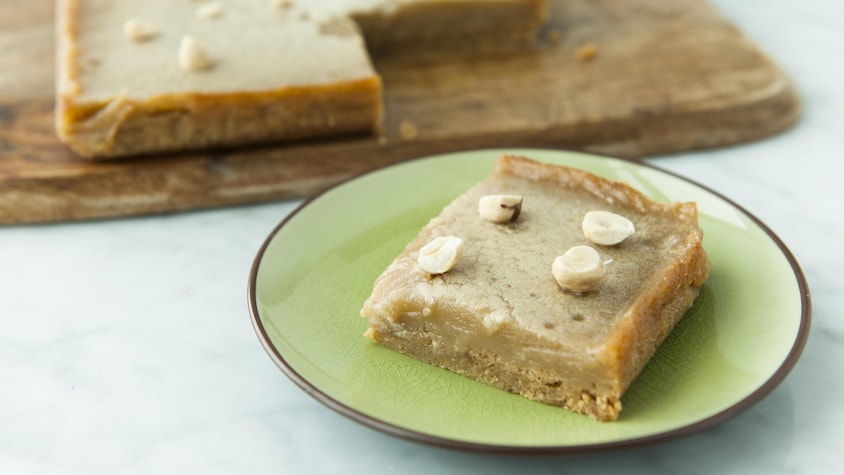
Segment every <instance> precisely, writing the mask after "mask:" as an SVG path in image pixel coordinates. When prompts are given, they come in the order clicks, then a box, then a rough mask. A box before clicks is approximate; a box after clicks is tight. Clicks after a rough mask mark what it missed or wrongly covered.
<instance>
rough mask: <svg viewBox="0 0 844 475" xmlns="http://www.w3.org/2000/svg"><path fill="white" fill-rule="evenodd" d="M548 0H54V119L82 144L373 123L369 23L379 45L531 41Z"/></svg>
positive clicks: (237, 141)
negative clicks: (140, 0)
mask: <svg viewBox="0 0 844 475" xmlns="http://www.w3.org/2000/svg"><path fill="white" fill-rule="evenodd" d="M546 7H547V5H546V3H545V0H479V1H466V0H319V1H312V0H288V1H285V0H276V1H274V2H271V1H267V0H230V1H226V2H213V1H188V0H178V1H173V0H145V1H143V2H138V1H132V0H59V1H58V2H57V8H56V25H57V33H56V36H57V68H56V69H57V79H56V83H57V84H56V90H57V93H56V96H57V97H56V117H55V121H56V131H57V133H58V136H59V138H60V139H61V140H62V141H64V142H65V143H67V144H68V145H69V146H70V147H71V148H72V149H73V150H74V151H76V153H77V154H79V155H80V156H82V157H85V158H115V157H122V156H127V155H135V154H143V153H155V152H163V151H174V150H184V149H200V148H208V147H218V146H227V147H231V146H237V145H242V144H250V143H260V142H283V141H291V140H302V139H309V138H318V137H327V136H340V135H344V134H353V133H373V132H376V131H378V129H379V128H380V126H381V123H382V113H383V112H382V109H383V103H382V97H381V96H382V83H381V78H380V77H379V76H378V74H377V73H376V72H375V70H374V69H373V66H372V63H371V61H370V56H369V52H368V50H367V45H366V44H365V42H364V33H367V40H368V41H370V42H371V43H372V45H373V48H374V49H375V50H377V51H384V52H385V53H387V52H390V53H400V52H403V51H405V50H408V51H427V50H429V49H434V50H443V49H453V48H456V47H461V45H466V44H475V43H479V44H486V43H490V42H492V43H496V44H497V43H501V42H512V41H515V40H518V41H522V42H524V41H525V39H526V38H531V37H534V36H535V34H536V32H537V31H538V29H539V27H540V26H541V24H542V22H543V21H544V19H545V15H546ZM361 28H363V29H364V30H365V31H363V32H362V31H361Z"/></svg>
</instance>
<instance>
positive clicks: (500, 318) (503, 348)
mask: <svg viewBox="0 0 844 475" xmlns="http://www.w3.org/2000/svg"><path fill="white" fill-rule="evenodd" d="M485 197H486V198H485ZM490 199H492V200H493V201H494V202H496V203H498V207H499V208H500V209H501V210H503V211H505V213H504V218H503V219H502V216H501V215H500V214H499V215H498V216H495V213H492V214H490V209H494V207H493V208H490V205H489V200H490ZM482 202H483V203H484V204H480V203H482ZM514 203H515V204H514ZM508 209H509V211H510V212H509V213H507V211H508ZM513 211H515V212H513ZM590 211H601V212H604V213H603V214H599V216H602V217H605V216H611V217H613V219H618V220H619V222H622V223H626V225H629V226H630V228H629V229H627V228H626V227H625V226H626V225H621V226H619V225H618V222H612V220H610V222H604V221H601V220H598V221H595V219H591V221H590V220H587V221H588V223H584V217H585V216H586V215H587V213H589V212H590ZM607 231H609V235H612V236H614V237H615V238H618V239H615V240H613V241H610V242H605V241H601V239H598V238H596V237H595V236H593V234H596V233H597V234H600V233H602V232H604V234H606V232H607ZM631 232H632V234H631ZM587 235H589V236H590V237H587ZM702 237H703V233H702V231H701V229H700V227H699V226H698V223H697V206H696V204H695V203H661V202H655V201H652V200H651V199H649V198H648V197H646V196H644V195H643V194H642V193H640V192H639V191H637V190H635V189H633V188H631V187H630V186H628V185H626V184H624V183H621V182H614V181H610V180H606V179H604V178H601V177H598V176H595V175H592V174H589V173H587V172H584V171H581V170H577V169H573V168H568V167H564V166H556V165H550V164H545V163H540V162H537V161H533V160H530V159H527V158H522V157H516V156H503V157H501V158H500V159H499V160H498V162H497V164H496V167H495V171H494V173H493V174H492V175H491V176H490V177H489V178H488V179H486V180H485V181H483V182H482V183H480V184H478V185H476V186H474V187H473V188H471V189H470V190H468V191H467V192H466V193H465V194H463V195H462V196H460V197H458V198H457V199H455V200H454V201H453V202H452V203H451V204H449V205H448V206H446V207H445V209H443V211H442V212H441V213H440V215H439V216H436V217H434V218H433V219H431V221H430V222H429V223H428V224H427V225H426V226H425V227H424V228H423V229H422V230H421V232H420V233H419V235H418V236H417V237H416V238H415V239H414V240H413V241H412V242H410V243H409V244H408V245H407V247H406V248H405V249H404V251H403V252H402V253H401V254H400V255H399V256H398V257H396V259H395V260H394V261H393V262H392V263H391V264H389V266H388V267H387V268H386V270H385V271H384V272H383V273H382V274H381V275H380V276H379V277H378V278H377V280H376V281H375V284H374V289H373V291H372V294H371V296H370V297H369V298H368V299H367V300H366V301H365V303H364V305H363V309H362V310H361V314H362V315H363V316H364V317H366V318H367V319H368V320H369V323H370V327H369V329H368V330H367V332H366V336H367V337H368V338H369V339H371V340H372V341H373V342H375V343H377V344H379V345H382V346H384V347H386V348H390V349H393V350H395V351H399V352H401V353H405V354H407V355H410V356H413V357H415V358H417V359H419V360H422V361H425V362H428V363H431V364H433V365H437V366H440V367H442V368H446V369H449V370H451V371H454V372H457V373H459V374H462V375H465V376H468V377H470V378H473V379H476V380H478V381H481V382H484V383H487V384H490V385H492V386H495V387H497V388H500V389H503V390H506V391H509V392H512V393H517V394H521V395H522V396H524V397H526V398H529V399H533V400H536V401H540V402H543V403H547V404H552V405H558V406H563V407H566V408H569V409H571V410H573V411H576V412H579V413H582V414H586V415H589V416H591V417H593V418H595V419H597V420H600V421H612V420H616V419H617V418H618V415H619V412H620V411H621V397H622V395H623V394H624V392H625V390H626V389H627V388H628V386H629V385H630V383H631V382H632V381H633V380H634V379H635V378H636V377H637V376H638V375H639V373H640V372H641V370H642V368H643V367H644V366H645V364H646V363H647V362H648V361H649V360H650V358H651V357H652V356H653V355H654V353H655V352H656V349H657V348H658V347H659V345H660V344H661V343H662V341H663V340H664V339H665V337H666V336H667V335H668V334H669V333H670V332H671V330H672V329H673V328H674V326H675V324H676V323H677V322H678V321H679V320H680V319H681V318H682V316H683V315H684V314H685V312H686V311H687V310H688V309H689V307H690V306H691V305H692V303H693V301H694V300H695V298H696V297H697V296H698V293H699V290H700V286H701V285H702V284H703V283H704V281H705V280H706V278H707V276H708V274H709V261H708V259H707V257H706V254H705V253H704V250H703V247H702V244H701V241H702ZM438 238H439V239H438ZM618 240H620V242H617V243H616V241H618ZM596 242H602V244H596ZM584 248H589V249H586V250H587V251H588V252H587V253H586V256H587V257H594V256H598V257H596V258H595V259H596V260H595V261H594V262H591V263H589V262H587V265H586V266H585V267H583V266H580V265H581V264H583V261H584V259H582V258H581V259H578V258H573V260H572V259H569V260H568V261H566V259H564V258H562V257H560V256H564V255H566V254H569V253H568V251H569V250H572V249H579V250H583V249H584ZM593 251H594V252H593ZM580 257H582V256H580ZM567 259H568V258H567ZM586 260H587V261H588V260H589V259H586ZM558 265H559V266H562V268H563V270H565V271H569V272H568V274H567V276H563V275H560V273H559V272H558V269H557V267H558ZM579 266H580V267H579ZM590 266H591V267H590ZM552 267H553V268H554V269H553V271H552ZM595 268H598V269H599V270H600V272H599V274H598V278H597V279H594V275H588V276H587V275H586V274H584V273H583V272H586V273H587V274H588V272H591V271H594V270H595ZM584 269H585V270H584ZM578 272H581V274H578ZM593 274H594V272H593ZM572 276H574V277H572ZM584 276H585V277H584ZM567 279H568V280H567ZM571 279H574V282H575V283H577V284H582V283H583V282H584V281H589V282H588V286H586V287H582V286H578V285H570V284H571V283H572V281H571ZM590 279H591V280H590Z"/></svg>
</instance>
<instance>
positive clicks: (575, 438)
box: [249, 149, 810, 453]
mask: <svg viewBox="0 0 844 475" xmlns="http://www.w3.org/2000/svg"><path fill="white" fill-rule="evenodd" d="M507 151H508V152H515V153H518V154H523V155H526V156H529V157H532V158H535V159H538V160H542V161H547V162H552V163H560V164H565V165H569V166H573V167H577V168H581V169H584V170H587V171H590V172H592V173H595V174H598V175H602V176H605V177H607V178H610V179H615V180H623V181H626V182H628V183H630V184H631V185H633V186H634V187H636V188H638V189H639V190H641V191H642V192H644V193H645V194H647V195H649V196H650V197H651V198H653V199H656V200H662V201H696V202H697V203H698V206H699V210H700V224H701V226H702V227H703V229H704V246H705V248H706V251H707V253H708V255H709V257H710V259H711V261H712V273H711V277H710V278H709V280H708V281H707V283H706V284H705V286H704V288H703V291H702V293H701V296H700V298H699V299H698V300H697V301H696V303H695V305H694V307H693V308H692V309H691V310H690V311H689V313H688V314H687V315H686V316H685V318H684V319H683V320H682V321H681V323H680V324H679V325H678V326H677V327H676V328H675V330H674V332H673V333H672V334H671V335H670V336H669V338H668V339H667V340H666V342H665V343H664V344H663V346H662V347H660V349H659V351H658V353H657V354H656V356H655V357H654V358H653V359H652V360H651V362H650V363H649V364H648V366H647V367H646V368H645V370H644V371H643V372H642V374H641V375H640V377H639V378H638V379H637V380H636V381H635V382H634V384H633V385H632V386H631V387H630V389H629V390H628V392H627V393H626V394H625V396H624V398H623V400H622V403H623V405H624V410H623V411H622V415H621V417H620V419H619V420H618V421H617V422H613V423H599V422H595V421H592V420H590V419H588V418H587V417H584V416H580V415H576V414H573V413H571V412H569V411H567V410H564V409H559V408H555V407H550V406H546V405H543V404H539V403H536V402H531V401H528V400H526V399H523V398H522V397H520V396H515V395H512V394H508V393H506V392H504V391H500V390H497V389H493V388H490V387H488V386H485V385H483V384H481V383H477V382H474V381H471V380H469V379H466V378H463V377H461V376H457V375H455V374H452V373H450V372H448V371H445V370H442V369H439V368H436V367H433V366H429V365H427V364H425V363H421V362H419V361H416V360H413V359H411V358H408V357H406V356H403V355H400V354H397V353H394V352H392V351H389V350H385V349H383V348H380V347H377V346H375V345H373V344H371V343H369V341H368V340H366V339H365V338H364V337H363V336H362V334H363V332H364V330H365V329H366V327H367V324H366V321H365V320H364V319H363V318H361V317H360V316H359V311H360V307H361V304H362V303H363V301H364V299H365V298H366V297H367V296H368V295H369V292H370V290H371V286H372V284H373V282H374V280H375V278H376V277H377V276H378V275H379V274H380V273H381V271H382V270H384V268H385V267H386V266H387V264H388V263H389V262H390V261H391V260H392V259H393V258H394V257H395V256H396V255H397V254H398V253H399V252H400V251H401V250H402V249H403V248H404V246H405V244H406V243H407V242H409V241H410V240H411V239H412V238H413V237H414V236H415V235H416V233H417V232H418V231H419V229H420V228H421V227H422V226H423V225H424V224H425V223H426V222H427V221H428V220H429V219H430V218H431V217H432V216H435V215H436V214H438V213H439V211H440V210H441V209H442V207H443V206H444V205H445V204H447V203H448V202H450V201H451V200H452V199H453V198H455V197H456V196H457V195H459V194H461V193H463V192H464V191H465V190H467V189H468V188H469V187H470V186H472V185H474V184H475V183H477V182H479V181H481V180H482V179H484V178H485V177H486V176H487V175H489V174H490V173H491V171H492V168H493V163H494V161H495V159H496V158H497V157H498V156H499V155H500V153H502V152H503V151H502V150H480V151H471V152H459V153H452V154H446V155H439V156H435V157H430V158H425V159H419V160H414V161H410V162H405V163H402V164H398V165H393V166H390V167H387V168H382V169H379V170H376V171H374V172H370V173H368V174H365V175H362V176H360V177H358V178H355V179H353V180H350V181H347V182H345V183H343V184H341V185H339V186H336V187H334V188H332V189H330V190H328V191H326V192H325V193H323V194H321V195H319V196H317V197H315V198H314V199H312V200H310V201H308V202H307V203H306V204H304V205H303V206H302V207H301V208H300V209H298V210H297V211H296V212H294V213H293V214H292V215H290V216H289V217H288V218H287V219H286V220H284V221H283V222H282V223H281V224H279V226H278V227H277V228H276V229H275V230H274V231H273V232H272V234H271V235H270V236H269V237H268V238H267V241H266V242H265V244H264V246H263V247H262V249H261V250H260V252H259V253H258V256H257V257H256V259H255V263H254V265H253V268H252V273H251V275H250V281H249V304H250V310H251V314H252V318H253V322H254V325H255V328H256V330H257V333H258V336H259V338H260V340H261V342H262V343H263V345H264V347H265V348H266V350H267V352H268V353H269V355H270V357H271V358H272V359H273V360H274V361H275V363H276V364H278V366H279V367H280V368H281V369H282V370H283V371H284V373H285V374H287V376H289V377H290V378H291V379H292V380H293V381H294V382H295V383H296V384H297V385H299V386H300V387H301V388H303V389H304V390H305V391H306V392H307V393H308V394H310V395H312V396H313V397H315V398H316V399H318V400H319V401H321V402H323V403H325V404H326V405H327V406H329V407H330V408H332V409H334V410H336V411H338V412H340V413H342V414H344V415H346V416H348V417H350V418H352V419H354V420H356V421H359V422H361V423H363V424H366V425H368V426H370V427H373V428H375V429H378V430H382V431H384V432H387V433H390V434H393V435H397V436H400V437H404V438H407V439H411V440H416V441H420V442H425V443H430V444H435V445H441V446H448V447H453V448H460V449H469V450H489V451H506V452H525V453H534V452H586V451H594V450H599V449H609V448H616V447H627V446H631V445H639V444H643V443H648V442H654V441H659V440H665V439H668V438H672V437H677V436H679V435H684V434H689V433H691V432H694V431H697V430H700V429H702V428H704V427H708V426H711V425H713V424H716V423H718V422H721V421H723V420H725V419H727V418H729V417H732V416H733V415H735V414H737V413H738V412H740V411H742V410H744V409H746V408H748V407H749V406H751V405H752V404H754V403H755V402H757V401H758V400H759V399H761V398H762V397H764V396H765V395H767V394H768V393H769V392H770V391H771V390H773V388H774V387H775V386H776V385H777V384H779V383H780V382H781V381H782V379H783V378H785V376H786V374H787V373H788V372H789V371H790V370H791V368H792V367H793V366H794V364H795V362H796V360H797V358H798V357H799V355H800V352H801V350H802V348H803V345H804V343H805V341H806V337H807V334H808V329H809V320H810V309H809V294H808V289H807V286H806V282H805V279H804V277H803V275H802V273H801V271H800V269H799V267H798V265H797V263H796V261H795V260H794V258H793V256H792V255H791V253H790V252H789V251H788V250H787V249H786V248H785V246H784V245H783V244H782V242H781V241H780V240H779V239H778V238H777V237H776V236H775V235H774V234H773V233H772V232H771V231H770V230H769V229H767V228H766V227H765V226H764V225H763V224H762V223H761V222H759V221H758V220H757V219H756V218H754V217H753V216H751V215H750V214H748V213H747V212H745V211H743V210H741V209H739V208H738V207H737V206H736V205H734V204H733V203H731V202H730V201H729V200H727V199H725V198H723V197H721V196H719V195H717V194H716V193H713V192H712V191H709V190H707V189H706V188H704V187H701V186H699V185H697V184H694V183H692V182H690V181H688V180H685V179H683V178H679V177H677V176H674V175H672V174H670V173H667V172H665V171H661V170H659V169H656V168H654V167H652V166H649V165H646V164H644V163H640V162H630V161H624V160H618V159H612V158H606V157H598V156H594V155H587V154H581V153H573V152H564V151H549V150H525V149H517V150H507Z"/></svg>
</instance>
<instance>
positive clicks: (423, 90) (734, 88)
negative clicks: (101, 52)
mask: <svg viewBox="0 0 844 475" xmlns="http://www.w3.org/2000/svg"><path fill="white" fill-rule="evenodd" d="M551 3H552V19H551V21H550V24H549V26H548V30H547V31H546V32H544V33H543V40H542V42H541V44H540V45H539V46H538V47H537V48H536V49H532V50H525V51H519V52H510V53H499V54H486V55H473V56H461V55H437V56H405V57H391V58H376V59H375V64H376V68H377V69H378V71H379V72H380V73H381V75H382V76H383V78H384V83H385V87H386V92H385V97H384V100H385V113H386V117H385V123H384V130H383V132H382V134H381V136H380V137H375V136H356V137H338V138H335V139H332V140H320V141H312V142H305V143H295V144H271V145H262V146H255V147H248V148H240V149H235V150H212V151H204V152H195V153H182V154H174V155H166V156H154V157H142V158H132V159H126V160H122V161H113V162H105V163H92V162H89V161H84V160H81V159H79V158H77V157H75V156H74V155H73V153H71V152H70V151H69V150H68V149H67V148H66V147H65V146H64V145H62V144H61V143H60V142H59V141H58V139H57V138H56V135H55V132H54V129H53V87H54V79H53V74H54V68H53V61H54V60H53V57H54V43H53V42H54V37H53V7H52V5H53V2H46V1H43V2H15V1H13V0H0V223H3V224H13V223H34V222H50V221H65V220H78V219H91V218H106V217H117V216H129V215H139V214H148V213H159V212H171V211H180V210H190V209H199V208H208V207H216V206H226V205H234V204H243V203H253V202H262V201H269V200H278V199H284V198H291V197H303V196H309V195H312V194H314V193H317V192H319V191H321V190H323V189H325V188H326V187H329V186H331V185H333V184H335V183H337V182H339V181H341V180H343V179H346V178H348V177H350V176H352V175H354V174H357V173H360V172H363V171H366V170H369V169H372V168H375V167H378V166H382V165H386V164H389V163H394V162H397V161H401V160H405V159H408V158H413V157H418V156H424V155H428V154H433V153H438V152H445V151H451V150H460V149H469V148H481V147H507V146H531V147H564V148H578V149H585V150H590V151H594V152H600V153H607V154H612V155H616V156H624V157H642V156H653V155H659V154H665V153H669V152H677V151H683V150H690V149H701V148H708V147H718V146H724V145H728V144H734V143H739V142H745V141H751V140H756V139H760V138H763V137H766V136H769V135H772V134H775V133H777V132H779V131H782V130H784V129H785V128H787V127H788V126H790V125H791V124H793V123H794V122H795V121H796V120H797V118H798V115H799V101H798V99H797V96H796V94H795V92H794V89H793V87H792V84H791V82H790V81H789V79H788V78H787V77H786V76H785V75H784V74H783V72H782V71H781V70H780V69H779V68H778V67H777V65H776V64H775V63H774V62H773V61H771V59H770V58H768V57H767V56H766V55H765V54H764V53H763V52H762V51H760V50H759V48H758V47H757V46H756V45H755V44H754V43H753V42H752V41H751V40H749V39H748V38H746V37H745V36H744V35H743V34H742V33H741V32H740V31H738V30H737V29H736V28H735V27H734V26H733V25H731V24H730V22H729V21H727V20H726V19H725V18H723V17H722V16H721V15H720V14H719V12H717V11H716V10H715V9H713V7H712V6H710V5H709V4H708V3H706V2H705V1H704V0H674V1H670V2H666V1H664V0H552V2H551ZM587 43H592V44H594V45H595V46H596V47H597V55H596V56H595V57H594V58H593V59H592V60H590V61H583V60H581V59H578V55H577V51H578V49H579V47H581V46H582V45H584V44H587ZM409 132H412V133H409Z"/></svg>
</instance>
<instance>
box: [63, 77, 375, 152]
mask: <svg viewBox="0 0 844 475" xmlns="http://www.w3.org/2000/svg"><path fill="white" fill-rule="evenodd" d="M381 89H382V85H381V79H380V78H379V77H377V76H371V77H367V78H364V79H360V80H353V81H347V82H345V83H341V84H332V85H330V86H307V87H287V88H281V89H277V90H273V91H261V92H242V93H229V94H178V95H167V96H159V97H156V98H154V99H152V100H149V101H136V100H132V99H131V98H129V97H127V96H126V95H124V94H119V95H117V96H115V97H114V98H112V99H111V100H110V101H108V102H105V103H80V102H78V101H77V100H76V99H75V97H74V95H73V94H72V93H60V95H59V97H57V112H56V129H57V132H58V135H59V137H60V138H61V139H62V141H64V142H65V143H66V144H67V145H69V146H70V147H71V148H72V149H73V150H74V151H75V152H76V153H78V154H79V155H80V156H82V157H83V158H95V159H111V158H121V157H125V156H129V155H136V154H141V153H154V152H169V151H178V150H188V149H203V148H209V147H215V146H235V145H244V144H252V143H262V142H263V143H266V142H284V141H292V140H302V139H311V138H318V137H326V136H337V135H344V134H353V133H371V132H373V131H375V130H377V128H378V126H379V124H380V123H381V118H382V115H383V110H382V104H381V101H380V97H381ZM315 101H318V102H319V104H321V105H322V107H314V103H315ZM325 111H331V114H327V113H326V112H325Z"/></svg>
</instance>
